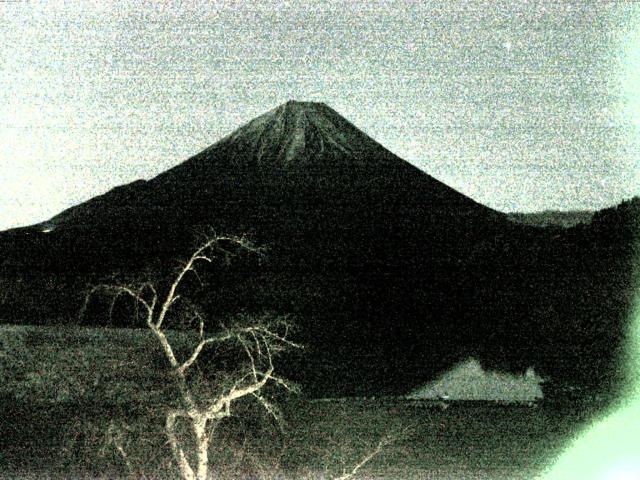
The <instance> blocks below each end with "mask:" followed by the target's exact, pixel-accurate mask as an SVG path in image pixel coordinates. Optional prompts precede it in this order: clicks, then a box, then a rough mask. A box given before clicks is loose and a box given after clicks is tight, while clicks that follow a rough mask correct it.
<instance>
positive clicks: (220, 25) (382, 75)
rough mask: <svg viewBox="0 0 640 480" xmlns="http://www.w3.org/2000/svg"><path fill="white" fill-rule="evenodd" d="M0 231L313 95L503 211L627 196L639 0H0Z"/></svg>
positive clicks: (635, 174) (638, 77)
mask: <svg viewBox="0 0 640 480" xmlns="http://www.w3.org/2000/svg"><path fill="white" fill-rule="evenodd" d="M0 41H1V42H2V49H1V50H0V229H5V228H10V227H14V226H19V225H27V224H30V223H35V222H39V221H42V220H45V219H47V218H49V217H51V216H53V215H55V214H56V213H58V212H60V211H61V210H62V209H64V208H67V207H69V206H72V205H74V204H77V203H79V202H81V201H84V200H87V199H88V198H91V197H93V196H95V195H97V194H100V193H104V192H105V191H107V190H109V189H110V188H112V187H114V186H116V185H119V184H122V183H127V182H130V181H133V180H136V179H138V178H151V177H153V176H155V175H157V174H158V173H160V172H162V171H164V170H166V169H168V168H170V167H172V166H174V165H176V164H178V163H180V162H181V161H183V160H185V159H186V158H188V157H189V156H191V155H193V154H195V153H197V152H198V151H200V150H201V149H203V148H204V147H206V146H208V145H210V144H212V143H214V142H215V141H217V140H218V139H220V138H221V137H222V136H224V135H225V134H227V133H229V132H230V131H232V130H234V129H235V128H237V127H238V126H240V125H241V124H243V123H245V122H247V121H249V120H251V119H252V118H254V117H255V116H257V115H259V114H261V113H263V112H265V111H267V110H269V109H271V108H273V107H275V106H277V105H279V104H280V103H283V102H284V101H286V100H288V99H297V100H315V101H323V102H325V103H327V104H328V105H330V106H331V107H333V108H334V109H335V110H337V111H338V112H339V113H341V114H342V115H344V116H345V117H346V118H348V119H349V120H350V121H351V122H353V123H354V124H355V125H356V126H358V127H359V128H361V129H362V130H364V131H365V132H366V133H368V134H369V135H371V136H372V137H373V138H375V139H376V140H378V141H379V142H380V143H382V144H383V145H385V146H386V147H387V148H389V149H390V150H391V151H393V152H394V153H396V154H397V155H399V156H400V157H402V158H404V159H406V160H408V161H411V162H412V163H414V164H415V165H417V166H419V167H420V168H422V169H423V170H425V171H427V172H428V173H429V174H431V175H433V176H434V177H436V178H438V179H440V180H442V181H444V182H445V183H447V184H448V185H450V186H452V187H454V188H456V189H457V190H459V191H461V192H462V193H465V194H466V195H468V196H470V197H472V198H474V199H475V200H477V201H480V202H482V203H484V204H486V205H489V206H491V207H494V208H497V209H499V210H503V211H534V210H542V209H551V208H553V209H582V208H588V209H592V208H601V207H604V206H608V205H612V204H615V203H617V202H619V201H620V200H622V199H623V198H628V197H631V196H632V195H634V194H640V3H638V2H620V1H615V2H607V1H604V0H597V1H593V2H587V1H585V0H580V1H576V2H569V1H567V2H558V1H554V2H540V1H517V2H516V1H508V2H507V1H503V2H501V1H486V2H480V1H464V2H462V1H460V2H454V1H426V2H410V1H367V2H355V1H354V2H331V1H329V2H326V1H325V2H309V1H307V2H296V1H287V2H283V1H282V2H277V1H261V2H247V1H238V2H231V1H215V2H196V1H191V2H188V1H184V2H157V3H150V2H144V1H138V0H126V1H108V0H98V1H95V2H88V1H86V2H82V1H75V2H61V1H59V2H43V1H35V0H34V1H16V2H13V1H12V2H0Z"/></svg>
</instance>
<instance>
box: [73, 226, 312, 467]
mask: <svg viewBox="0 0 640 480" xmlns="http://www.w3.org/2000/svg"><path fill="white" fill-rule="evenodd" d="M238 251H248V252H255V253H259V252H260V249H258V248H256V247H255V246H254V245H252V244H251V243H250V242H248V241H247V240H246V239H245V238H241V237H225V236H214V237H212V238H207V239H206V240H205V241H204V242H203V243H202V244H201V245H200V246H199V247H198V248H197V249H195V251H194V252H193V254H192V255H191V257H189V259H188V260H187V261H186V262H184V264H182V265H181V266H180V268H179V269H178V270H177V271H176V273H175V276H174V277H173V278H172V280H171V281H170V283H169V284H168V286H167V287H166V288H164V289H162V290H163V292H162V293H161V292H160V290H161V289H160V288H159V287H158V286H157V285H154V284H153V283H151V282H143V283H138V284H119V285H107V284H103V285H97V286H95V287H93V288H92V289H91V290H90V292H89V293H88V295H87V297H86V301H85V307H83V311H84V310H85V309H86V305H87V304H88V301H89V299H90V298H91V296H92V295H93V294H94V293H96V292H103V293H107V294H109V295H110V296H111V299H112V301H111V312H113V306H114V305H115V302H116V301H117V299H118V298H120V297H122V296H124V297H129V298H130V299H132V300H133V302H134V304H135V305H136V306H137V307H138V309H139V310H140V311H141V312H142V316H143V318H144V319H145V322H146V326H147V327H148V328H149V330H151V332H152V334H153V336H154V338H155V339H156V340H157V342H158V344H159V346H160V348H161V350H162V352H163V355H164V357H165V358H166V360H167V361H168V364H169V367H170V369H171V373H172V376H173V378H174V380H175V383H176V386H177V392H178V395H179V402H178V406H176V407H171V408H169V409H168V411H167V412H166V417H165V433H166V435H167V438H168V443H169V445H170V447H171V451H172V454H173V458H174V460H175V462H176V463H177V466H178V469H179V472H180V476H181V478H183V479H184V480H205V479H207V478H209V471H210V459H209V444H210V441H211V434H212V430H213V429H212V428H211V426H212V424H215V423H216V422H219V421H221V420H223V419H224V418H227V417H229V416H231V414H232V411H233V408H234V404H235V403H236V402H237V401H238V400H240V399H243V398H253V399H255V400H257V401H258V402H259V403H260V405H262V406H263V407H264V408H265V409H266V411H267V412H268V413H269V414H270V415H272V416H274V417H276V418H277V417H278V413H277V411H276V409H275V408H274V406H273V405H272V404H271V403H270V402H269V401H268V400H267V399H266V398H265V396H264V395H263V393H262V391H263V389H264V388H265V386H267V385H268V384H276V385H279V386H281V387H283V388H285V389H291V388H292V387H291V385H290V384H289V383H288V382H286V381H285V380H284V379H282V378H280V377H279V376H277V375H276V374H275V368H274V363H273V361H274V358H275V357H276V356H277V355H278V354H280V353H282V352H283V351H285V350H287V349H291V348H300V346H299V345H298V344H296V343H294V342H293V341H291V340H290V328H291V325H290V323H289V321H288V319H287V318H286V317H281V316H273V315H265V316H261V317H258V318H252V319H251V321H247V318H244V321H242V322H236V323H234V324H231V325H224V324H220V325H218V326H217V328H215V329H212V328H211V325H209V324H208V322H207V319H206V315H205V314H204V313H202V311H201V310H200V309H198V308H196V307H195V306H194V305H193V304H191V303H190V302H189V301H188V300H187V299H186V295H185V292H182V291H181V290H182V289H181V287H183V284H184V282H185V279H186V278H187V276H189V275H194V276H196V277H197V276H198V273H197V270H196V267H198V265H201V264H213V263H214V262H215V261H216V260H217V259H220V258H222V259H224V260H228V259H229V258H230V257H231V256H234V255H236V254H237V252H238ZM178 303H182V304H183V312H184V311H186V312H188V316H189V318H190V319H191V320H194V321H193V322H192V325H193V326H194V329H195V331H196V333H195V338H196V339H195V341H194V343H193V344H192V345H191V347H190V348H189V350H188V351H187V352H186V353H184V352H183V353H181V354H178V353H177V350H176V349H175V348H174V346H173V345H172V342H171V340H170V338H169V337H170V336H168V335H167V324H168V323H169V322H168V319H169V318H170V317H171V315H172V313H174V311H175V309H176V308H175V307H176V305H177V304H178ZM82 314H83V313H81V315H82ZM229 343H235V345H236V346H237V347H238V348H239V351H240V352H242V353H243V355H244V356H245V357H246V358H245V362H243V365H244V366H243V367H240V368H238V370H237V371H235V373H234V375H233V378H232V379H231V381H230V382H229V384H228V385H227V386H226V387H224V388H222V389H221V390H220V391H219V392H218V393H216V394H214V395H209V394H207V395H203V394H202V392H201V391H199V390H198V388H197V385H196V384H197V382H196V381H195V380H194V375H191V371H192V369H193V368H194V366H195V365H196V363H197V362H198V359H199V358H200V357H201V354H202V352H203V351H204V350H205V349H214V348H216V347H220V346H222V345H223V344H229ZM179 422H185V424H186V425H188V427H189V430H190V432H191V437H192V441H193V445H195V452H189V451H188V449H187V447H185V445H186V444H187V442H185V441H183V439H182V437H181V435H179V434H178V431H179V430H178V423H179ZM116 447H117V449H118V451H119V453H120V454H121V455H122V457H123V458H124V459H125V460H127V456H126V452H125V451H124V449H123V447H122V444H121V443H118V444H116ZM127 462H128V460H127ZM127 466H128V467H129V468H130V465H129V464H127Z"/></svg>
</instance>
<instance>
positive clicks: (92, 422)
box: [0, 325, 590, 480]
mask: <svg viewBox="0 0 640 480" xmlns="http://www.w3.org/2000/svg"><path fill="white" fill-rule="evenodd" d="M187 340H188V338H187V337H186V336H185V335H177V334H175V337H174V342H175V343H176V344H178V345H179V344H180V343H181V342H186V341H187ZM171 396H172V386H171V382H170V381H168V379H167V376H166V372H165V368H164V363H163V359H162V357H161V355H160V353H159V351H158V350H157V347H156V345H155V343H154V341H153V339H152V338H151V337H150V336H149V334H148V332H147V331H146V330H118V329H99V328H80V327H29V326H7V325H5V326H2V327H0V405H1V407H0V408H1V411H0V415H1V416H0V475H1V476H2V478H114V477H122V478H126V477H127V476H133V477H140V478H142V477H146V478H176V472H175V470H174V468H173V465H172V464H171V456H170V452H169V449H168V447H167V445H166V440H165V437H164V435H163V432H162V426H163V418H164V417H163V408H165V407H166V405H167V398H171ZM281 405H282V409H283V417H284V418H285V424H284V425H282V426H278V425H276V424H275V422H273V421H271V420H270V419H269V418H268V417H267V416H266V415H265V414H264V413H263V412H261V411H260V410H259V409H258V408H256V407H255V406H252V405H250V404H249V405H246V406H244V407H242V408H241V410H239V411H238V415H237V416H235V417H232V418H231V419H229V420H228V421H227V422H225V423H224V424H222V425H220V427H219V428H217V430H216V432H215V435H214V441H213V444H212V456H213V464H214V471H215V473H217V474H218V476H219V477H221V478H252V479H258V478H281V479H285V478H287V479H288V478H331V476H333V475H336V474H339V473H341V472H342V469H343V468H347V467H349V466H352V465H354V464H356V463H357V462H358V460H359V459H360V458H362V456H363V455H364V454H365V453H366V452H368V451H371V450H372V449H373V448H374V447H375V445H376V444H377V442H378V441H379V440H380V438H383V437H385V436H389V435H390V436H392V437H395V441H394V442H393V443H392V444H390V445H389V446H387V447H385V449H384V450H383V452H382V453H381V454H380V455H379V456H377V457H376V458H374V459H373V460H372V461H371V462H370V463H369V464H367V465H366V466H365V467H364V468H363V469H362V470H361V472H360V473H361V475H360V478H398V479H405V478H406V479H412V478H415V479H418V478H420V479H498V480H500V479H530V478H534V477H535V476H536V475H537V474H538V473H539V472H540V471H542V470H543V469H544V467H545V466H546V465H548V464H549V462H551V461H552V460H553V458H554V457H555V456H556V455H558V454H559V453H560V451H561V450H562V448H563V446H564V445H565V444H566V442H567V441H568V440H569V439H570V438H571V436H572V435H573V434H574V433H575V432H576V431H578V430H579V429H580V428H581V427H582V426H583V425H585V423H586V422H587V420H588V419H589V415H590V414H589V412H588V409H587V408H585V407H584V406H581V405H577V404H573V403H568V402H567V403H566V404H560V403H553V404H550V403H545V402H542V403H541V404H540V405H539V406H538V407H537V408H528V407H523V406H506V405H502V406H500V405H495V404H483V403H453V404H449V406H448V408H445V409H443V408H441V406H438V405H437V404H435V403H427V402H422V403H420V402H409V401H404V400H401V399H388V398H387V399H344V400H341V401H310V400H307V399H305V398H304V397H303V396H298V397H293V398H289V399H284V400H283V401H281ZM114 440H115V441H114ZM116 444H117V445H120V446H121V447H122V448H123V451H125V452H126V453H127V455H128V459H129V461H130V462H131V464H132V466H133V470H131V471H128V469H127V467H126V466H125V462H123V460H122V457H121V456H120V455H119V454H118V452H117V450H116V448H115V445H116Z"/></svg>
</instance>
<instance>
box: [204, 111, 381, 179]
mask: <svg viewBox="0 0 640 480" xmlns="http://www.w3.org/2000/svg"><path fill="white" fill-rule="evenodd" d="M214 147H215V148H211V149H207V150H205V152H210V151H211V150H213V151H216V150H217V149H227V148H228V149H233V150H245V151H249V152H251V153H252V155H251V160H252V161H253V162H255V163H256V164H258V165H265V166H269V167H275V166H277V167H281V168H285V169H286V168H300V167H302V168H304V167H309V166H310V165H312V164H313V162H314V161H316V160H321V161H322V162H323V163H325V164H328V165H332V164H335V163H337V162H339V161H349V162H359V161H360V162H364V161H366V159H370V160H372V159H378V160H380V159H381V158H386V157H389V155H388V152H387V151H386V150H384V148H383V147H382V146H381V145H379V144H378V143H377V142H375V141H374V140H372V139H371V138H370V137H368V136H367V135H366V134H364V133H363V132H361V131H360V130H358V129H357V128H356V127H355V126H353V125H352V124H351V123H350V122H348V121H347V120H345V119H344V118H343V117H342V116H340V115H339V114H338V113H337V112H336V111H335V110H333V109H331V108H330V107H328V106H327V105H326V104H324V103H315V102H296V101H288V102H287V103H285V104H282V105H280V106H279V107H277V108H274V109H273V110H270V111H269V112H267V113H265V114H263V115H261V116H259V117H257V118H256V119H254V120H252V121H251V122H249V123H248V124H246V125H245V126H243V127H241V128H239V129H238V130H236V131H235V132H233V133H232V134H230V135H229V136H227V137H225V138H223V139H222V140H221V141H220V142H219V143H218V144H216V145H215V146H214ZM205 152H203V153H205Z"/></svg>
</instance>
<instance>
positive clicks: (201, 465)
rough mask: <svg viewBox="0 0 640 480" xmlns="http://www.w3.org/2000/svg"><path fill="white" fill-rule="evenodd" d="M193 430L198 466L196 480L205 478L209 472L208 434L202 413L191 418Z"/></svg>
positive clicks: (205, 479) (204, 479) (205, 420)
mask: <svg viewBox="0 0 640 480" xmlns="http://www.w3.org/2000/svg"><path fill="white" fill-rule="evenodd" d="M192 426H193V431H194V433H195V436H196V454H197V462H198V467H197V470H196V479H197V480H207V477H208V474H209V435H208V434H207V419H206V417H204V416H202V415H198V416H197V417H195V418H193V419H192Z"/></svg>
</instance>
